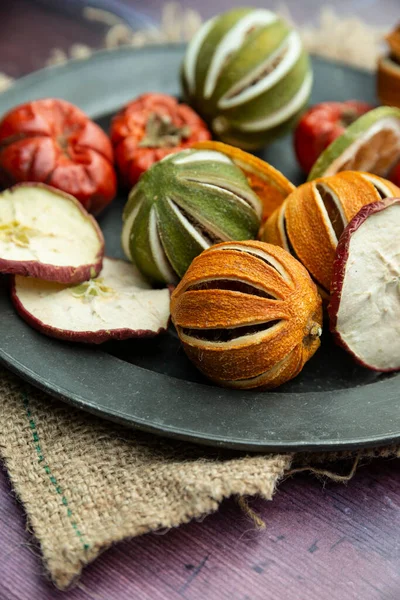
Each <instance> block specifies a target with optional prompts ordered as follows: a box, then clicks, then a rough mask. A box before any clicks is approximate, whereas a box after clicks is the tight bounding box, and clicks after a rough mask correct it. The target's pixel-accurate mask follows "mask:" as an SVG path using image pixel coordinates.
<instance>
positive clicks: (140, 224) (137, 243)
mask: <svg viewBox="0 0 400 600" xmlns="http://www.w3.org/2000/svg"><path fill="white" fill-rule="evenodd" d="M151 208H152V207H151V204H150V202H148V201H145V203H144V204H143V206H142V207H141V209H140V210H139V213H138V215H137V217H136V219H135V223H134V226H133V228H132V230H131V234H130V237H129V248H130V251H131V256H132V259H133V262H134V264H135V265H136V266H137V267H138V269H139V270H140V271H141V272H142V273H143V274H144V275H146V277H148V278H149V279H150V280H151V281H161V282H162V281H164V277H163V275H162V273H161V271H160V270H159V269H158V267H157V264H156V262H155V260H154V258H153V255H152V253H151V249H150V245H149V242H148V239H149V217H150V211H151Z"/></svg>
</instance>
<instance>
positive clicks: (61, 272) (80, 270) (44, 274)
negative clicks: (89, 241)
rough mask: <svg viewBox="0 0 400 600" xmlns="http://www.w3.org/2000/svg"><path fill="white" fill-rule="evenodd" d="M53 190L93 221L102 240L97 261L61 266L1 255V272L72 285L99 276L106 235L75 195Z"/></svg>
mask: <svg viewBox="0 0 400 600" xmlns="http://www.w3.org/2000/svg"><path fill="white" fill-rule="evenodd" d="M23 185H25V184H23V183H21V184H17V185H15V186H13V187H12V188H11V189H9V192H13V191H14V190H15V189H17V188H18V187H20V186H23ZM29 185H34V186H36V187H41V188H44V189H52V188H51V186H49V185H45V184H44V183H31V184H29ZM52 191H53V192H55V193H57V194H59V195H62V196H64V197H65V198H68V199H69V200H71V202H73V203H74V204H75V206H77V208H78V209H79V210H80V212H81V213H82V214H83V215H84V216H85V218H86V219H89V220H90V221H91V222H92V225H93V227H94V228H95V230H96V233H97V236H98V238H99V242H100V249H99V252H98V254H97V256H96V258H95V261H94V262H93V263H91V264H89V265H82V266H80V267H68V266H65V267H60V266H56V265H49V264H46V263H42V262H39V261H36V260H30V261H25V262H23V261H19V260H4V259H3V258H1V257H0V273H4V274H8V275H23V276H24V277H35V278H36V279H44V280H45V281H54V282H56V283H66V284H71V285H72V284H79V283H83V282H84V281H87V280H88V279H91V278H92V277H97V275H98V274H99V273H100V271H101V269H102V267H103V256H104V237H103V233H102V231H101V229H100V227H99V225H98V223H97V221H96V219H94V218H93V217H92V216H91V215H89V214H88V213H87V211H86V210H85V209H84V208H83V206H82V205H81V204H80V203H79V202H78V201H77V200H76V198H74V197H73V196H70V195H69V194H65V193H64V192H62V191H61V190H58V189H53V190H52Z"/></svg>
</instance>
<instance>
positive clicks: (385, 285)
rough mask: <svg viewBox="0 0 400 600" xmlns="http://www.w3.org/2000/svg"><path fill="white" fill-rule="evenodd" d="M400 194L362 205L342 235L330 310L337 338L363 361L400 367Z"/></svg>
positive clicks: (388, 367) (380, 368)
mask: <svg viewBox="0 0 400 600" xmlns="http://www.w3.org/2000/svg"><path fill="white" fill-rule="evenodd" d="M399 232H400V198H386V199H384V200H382V201H380V202H375V203H373V204H369V205H367V206H365V207H363V208H362V209H361V210H360V212H359V213H358V214H357V215H356V216H355V217H354V218H353V219H352V221H351V222H350V223H349V225H348V226H347V227H346V229H345V231H344V233H343V234H342V236H341V238H340V241H339V244H338V248H337V253H336V261H335V265H334V274H333V279H332V285H331V301H330V305H329V308H328V311H329V317H330V325H331V330H332V332H333V334H334V336H335V339H336V341H337V342H338V343H339V344H340V345H341V346H343V347H344V348H345V349H346V350H348V351H349V352H350V353H351V354H352V355H353V357H354V358H355V359H356V360H357V362H359V363H360V364H361V365H363V366H365V367H367V368H369V369H373V370H376V371H397V370H400V242H399Z"/></svg>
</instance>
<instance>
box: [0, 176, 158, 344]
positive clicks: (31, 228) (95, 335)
mask: <svg viewBox="0 0 400 600" xmlns="http://www.w3.org/2000/svg"><path fill="white" fill-rule="evenodd" d="M0 273H4V274H11V275H13V280H12V299H13V302H14V305H15V308H16V310H17V311H18V313H19V314H20V315H21V317H22V318H23V319H25V320H26V321H27V322H28V323H29V324H30V325H31V326H32V327H34V328H35V329H38V330H39V331H41V332H42V333H45V334H46V335H49V336H51V337H56V338H60V339H65V340H69V341H80V342H87V343H101V342H104V341H106V340H109V339H126V338H130V337H142V336H154V335H157V334H158V333H160V332H162V331H164V330H165V329H166V328H167V326H168V321H169V296H170V294H169V291H168V289H162V290H153V289H151V287H150V286H149V284H148V283H147V282H146V281H145V279H144V278H143V277H142V275H141V274H140V273H139V272H138V271H137V269H136V268H135V267H134V266H133V265H131V264H129V263H127V262H125V261H122V260H113V259H109V258H104V239H103V235H102V232H101V230H100V228H99V226H98V224H97V222H96V221H95V219H94V218H93V217H92V216H91V215H89V214H88V213H87V212H86V210H85V209H84V208H83V207H82V205H81V204H80V203H79V202H78V201H77V200H76V199H75V198H73V197H72V196H69V195H68V194H65V193H63V192H61V191H59V190H57V189H55V188H52V187H49V186H46V185H44V184H34V183H24V184H20V185H17V186H15V187H13V188H10V189H8V190H6V191H4V192H2V193H1V194H0Z"/></svg>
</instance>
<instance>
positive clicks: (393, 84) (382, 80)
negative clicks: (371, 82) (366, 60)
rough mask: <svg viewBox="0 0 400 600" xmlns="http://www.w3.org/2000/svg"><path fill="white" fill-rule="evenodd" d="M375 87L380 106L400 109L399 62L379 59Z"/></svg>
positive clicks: (386, 58)
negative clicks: (385, 105)
mask: <svg viewBox="0 0 400 600" xmlns="http://www.w3.org/2000/svg"><path fill="white" fill-rule="evenodd" d="M399 60H400V59H399ZM377 87H378V96H379V99H380V101H381V102H382V104H387V105H388V106H396V107H397V108H400V62H396V61H394V60H393V59H392V58H391V57H389V56H387V57H381V58H380V59H379V62H378V73H377Z"/></svg>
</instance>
